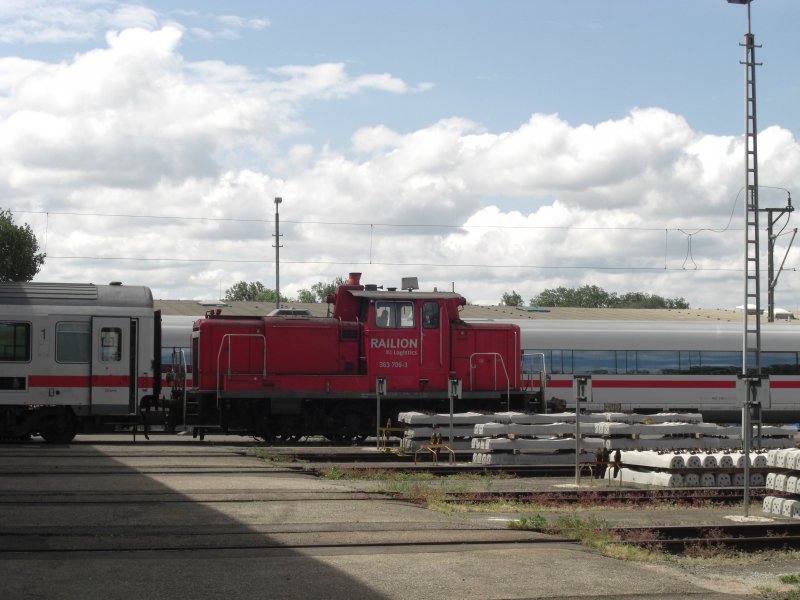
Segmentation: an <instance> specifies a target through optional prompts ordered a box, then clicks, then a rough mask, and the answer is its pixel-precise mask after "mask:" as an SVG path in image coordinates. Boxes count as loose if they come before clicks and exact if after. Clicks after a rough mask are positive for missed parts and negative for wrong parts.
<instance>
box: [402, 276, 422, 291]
mask: <svg viewBox="0 0 800 600" xmlns="http://www.w3.org/2000/svg"><path fill="white" fill-rule="evenodd" d="M400 287H401V288H402V289H404V290H408V291H409V292H410V291H411V290H418V289H419V281H417V278H416V277H403V279H402V280H401V283H400Z"/></svg>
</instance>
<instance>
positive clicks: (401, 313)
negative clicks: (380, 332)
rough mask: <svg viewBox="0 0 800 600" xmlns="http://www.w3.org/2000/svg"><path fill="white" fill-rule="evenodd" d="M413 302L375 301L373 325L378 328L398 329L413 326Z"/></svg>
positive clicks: (414, 322)
mask: <svg viewBox="0 0 800 600" xmlns="http://www.w3.org/2000/svg"><path fill="white" fill-rule="evenodd" d="M415 324H416V320H415V318H414V303H413V302H376V303H375V325H376V326H377V327H380V328H386V329H398V328H409V327H414V325H415Z"/></svg>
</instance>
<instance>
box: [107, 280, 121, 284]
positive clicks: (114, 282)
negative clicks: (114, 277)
mask: <svg viewBox="0 0 800 600" xmlns="http://www.w3.org/2000/svg"><path fill="white" fill-rule="evenodd" d="M108 285H122V282H121V281H110V282H109V283H108Z"/></svg>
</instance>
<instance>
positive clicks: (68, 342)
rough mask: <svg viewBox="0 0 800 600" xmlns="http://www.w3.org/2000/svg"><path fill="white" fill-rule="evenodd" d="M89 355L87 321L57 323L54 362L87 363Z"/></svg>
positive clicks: (89, 339) (89, 342)
mask: <svg viewBox="0 0 800 600" xmlns="http://www.w3.org/2000/svg"><path fill="white" fill-rule="evenodd" d="M90 357H91V333H90V330H89V323H57V324H56V362H60V363H88V362H89V358H90Z"/></svg>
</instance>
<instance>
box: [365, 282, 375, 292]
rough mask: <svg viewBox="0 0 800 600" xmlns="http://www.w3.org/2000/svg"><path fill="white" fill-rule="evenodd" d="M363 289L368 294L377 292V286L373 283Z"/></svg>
mask: <svg viewBox="0 0 800 600" xmlns="http://www.w3.org/2000/svg"><path fill="white" fill-rule="evenodd" d="M364 289H365V290H366V291H368V292H377V291H378V286H377V285H375V284H374V283H368V284H367V285H365V286H364Z"/></svg>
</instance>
